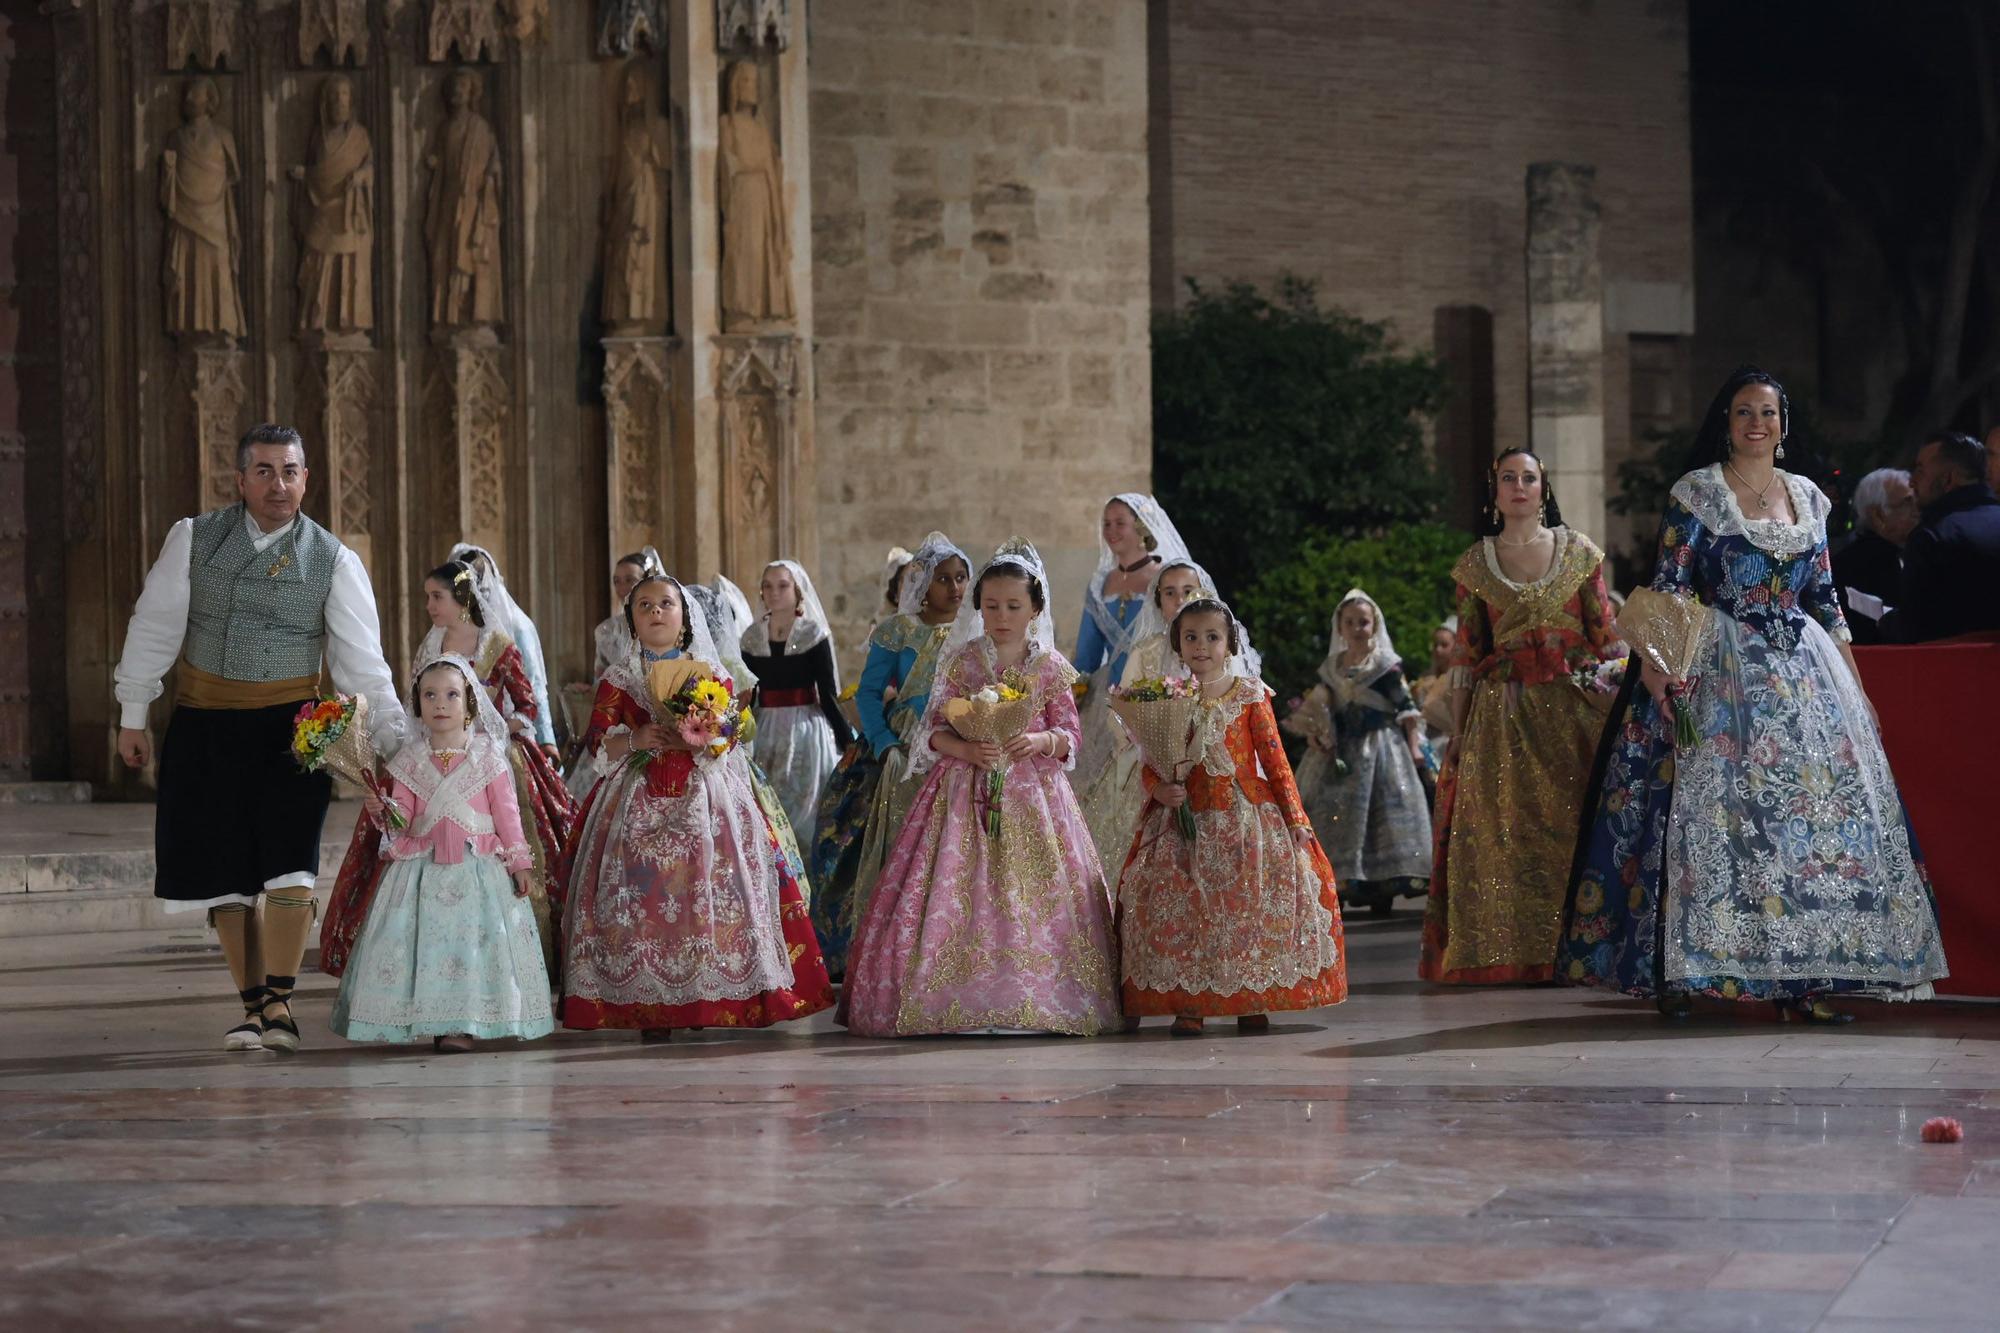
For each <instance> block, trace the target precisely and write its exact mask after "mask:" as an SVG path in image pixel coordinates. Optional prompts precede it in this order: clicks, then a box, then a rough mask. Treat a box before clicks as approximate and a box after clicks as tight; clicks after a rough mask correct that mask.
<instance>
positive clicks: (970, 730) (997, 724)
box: [943, 671, 1036, 838]
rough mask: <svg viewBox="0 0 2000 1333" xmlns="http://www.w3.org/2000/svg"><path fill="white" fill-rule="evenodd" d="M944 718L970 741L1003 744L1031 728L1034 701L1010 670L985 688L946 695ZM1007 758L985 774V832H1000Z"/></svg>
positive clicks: (990, 833) (997, 833) (995, 836)
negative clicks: (966, 694)
mask: <svg viewBox="0 0 2000 1333" xmlns="http://www.w3.org/2000/svg"><path fill="white" fill-rule="evenodd" d="M943 712H944V720H945V722H946V723H947V724H948V725H949V726H950V727H951V729H952V730H953V731H955V732H957V733H958V734H959V735H960V736H961V737H962V738H964V739H965V740H968V741H992V742H993V743H994V744H995V745H1001V746H1004V745H1006V744H1007V742H1008V741H1011V740H1013V739H1014V738H1015V737H1016V736H1018V735H1020V734H1021V733H1022V732H1024V731H1026V730H1027V729H1028V724H1029V723H1030V722H1033V721H1034V720H1035V712H1036V709H1035V701H1034V700H1033V699H1031V698H1030V697H1029V696H1028V691H1027V690H1026V689H1025V688H1023V682H1022V681H1021V680H1020V679H1019V678H1018V677H1017V676H1016V675H1015V674H1014V673H1013V672H1011V671H1010V672H1008V673H1006V674H1005V675H1003V676H1002V677H1001V678H1000V680H999V681H998V682H997V683H995V684H992V685H988V686H987V687H986V688H985V689H983V690H979V691H976V692H975V693H973V694H971V695H968V696H966V697H964V698H959V699H947V700H946V701H945V703H944V709H943ZM1007 769H1008V761H1007V760H1006V759H1005V758H1003V759H1002V760H1001V762H1000V766H999V767H998V768H995V769H993V770H991V771H990V772H988V773H987V774H986V780H985V784H984V786H983V788H982V792H983V798H982V800H981V801H980V804H982V805H983V806H984V807H985V810H986V819H985V824H986V836H988V837H989V838H997V837H999V836H1000V797H1001V795H1002V794H1003V793H1004V792H1005V791H1006V790H1007Z"/></svg>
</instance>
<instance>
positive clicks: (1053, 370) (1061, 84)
mask: <svg viewBox="0 0 2000 1333" xmlns="http://www.w3.org/2000/svg"><path fill="white" fill-rule="evenodd" d="M1146 18H1147V15H1146V7H1145V5H1144V4H1143V3H1142V2H1141V0H979V3H976V4H973V3H964V2H963V0H840V2H839V3H837V4H816V5H814V6H813V9H812V63H811V116H812V195H813V255H814V273H813V301H814V309H815V321H816V332H817V335H818V361H817V364H816V373H817V377H818V391H819V398H818V442H817V443H818V450H819V531H820V552H821V555H820V567H819V568H818V569H816V570H814V571H813V573H814V576H815V578H816V579H817V581H818V583H819V588H820V594H821V597H822V598H823V599H824V600H825V602H826V604H827V609H828V613H829V615H830V616H832V618H833V619H834V620H835V622H836V626H837V627H838V628H839V629H841V630H844V631H845V632H844V633H843V634H842V636H841V642H842V644H843V648H844V654H843V655H844V656H847V657H849V658H850V659H852V658H854V657H857V656H858V652H859V645H860V634H861V631H862V629H863V628H864V627H865V625H866V623H867V621H868V619H869V618H870V616H871V615H872V614H873V611H874V608H875V607H876V605H877V604H878V602H879V600H880V595H881V594H880V586H879V585H880V575H881V570H882V559H883V556H884V554H885V553H886V551H887V549H888V548H889V547H890V546H891V545H893V544H901V545H904V546H915V545H916V543H917V541H918V540H919V539H920V538H922V536H923V535H924V533H925V532H926V531H927V530H929V529H931V528H943V529H944V530H945V531H947V532H949V533H950V534H951V535H952V537H953V538H955V539H956V540H957V541H958V543H959V544H960V545H961V546H964V547H965V548H966V549H967V550H968V551H971V552H973V554H974V556H975V559H976V558H978V557H979V556H982V555H984V554H985V553H987V552H990V551H991V550H992V548H993V547H994V545H996V544H997V543H998V542H999V541H1001V540H1002V539H1004V538H1005V537H1007V536H1008V535H1010V534H1012V533H1016V532H1018V533H1020V534H1021V535H1022V536H1025V537H1028V538H1029V539H1031V540H1033V541H1034V542H1036V544H1037V545H1038V546H1039V547H1040V549H1041V551H1042V553H1043V555H1044V557H1045V558H1046V559H1047V560H1048V562H1049V565H1050V569H1051V577H1052V581H1053V582H1054V584H1055V589H1054V592H1055V597H1056V613H1057V617H1058V620H1059V622H1060V627H1061V632H1062V638H1063V641H1064V643H1065V644H1068V643H1069V641H1070V639H1071V637H1072V636H1073V635H1074V633H1075V628H1076V620H1077V616H1078V614H1079V612H1080V597H1081V589H1082V585H1083V582H1084V579H1085V578H1086V577H1087V575H1088V573H1089V571H1090V569H1091V568H1092V566H1093V565H1094V563H1095V560H1096V550H1097V546H1096V542H1097V518H1098V511H1099V507H1100V505H1101V503H1102V501H1103V500H1104V498H1105V497H1106V496H1108V495H1110V494H1111V493H1113V492H1115V491H1120V490H1128V489H1132V488H1134V487H1141V488H1143V487H1145V486H1146V485H1147V484H1148V478H1149V476H1150V471H1151V452H1152V419H1151V372H1150V363H1149V351H1148V348H1149V335H1148V327H1147V326H1148V318H1149V309H1148V299H1147V272H1148V267H1147V266H1148V238H1147V207H1146V197H1147V195H1146V192H1147V158H1146Z"/></svg>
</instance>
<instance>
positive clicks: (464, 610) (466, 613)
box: [458, 606, 472, 625]
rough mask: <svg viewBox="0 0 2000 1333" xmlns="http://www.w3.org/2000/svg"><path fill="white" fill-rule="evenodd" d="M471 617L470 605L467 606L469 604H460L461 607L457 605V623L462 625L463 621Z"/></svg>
mask: <svg viewBox="0 0 2000 1333" xmlns="http://www.w3.org/2000/svg"><path fill="white" fill-rule="evenodd" d="M471 619H472V608H471V607H469V606H461V607H459V608H458V623H459V624H461V625H463V624H465V623H466V622H467V621H469V620H471Z"/></svg>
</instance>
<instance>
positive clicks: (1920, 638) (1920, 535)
mask: <svg viewBox="0 0 2000 1333" xmlns="http://www.w3.org/2000/svg"><path fill="white" fill-rule="evenodd" d="M1986 464H1987V458H1986V448H1985V446H1983V445H1981V444H1980V443H1979V442H1978V441H1977V440H1975V439H1973V438H1972V437H1971V436H1969V435H1959V434H1957V433H1955V432H1951V431H1942V432H1939V433H1938V434H1936V435H1933V436H1931V437H1930V438H1929V439H1928V440H1926V441H1924V445H1923V448H1921V449H1919V450H1918V451H1917V464H1916V466H1915V467H1914V468H1912V469H1911V470H1910V482H1911V484H1912V485H1913V486H1914V487H1915V488H1916V492H1917V501H1918V503H1919V504H1921V505H1922V506H1923V518H1922V521H1921V522H1920V523H1918V525H1917V530H1916V531H1915V532H1914V533H1912V534H1910V540H1909V541H1908V542H1907V543H1905V544H1904V546H1903V590H1902V595H1901V596H1900V597H1898V598H1897V601H1896V610H1895V612H1894V613H1893V614H1892V615H1891V616H1890V617H1889V618H1888V620H1887V621H1886V622H1885V624H1884V628H1885V630H1886V631H1887V632H1888V634H1889V636H1890V638H1891V639H1893V640H1894V641H1896V642H1898V643H1924V642H1927V641H1929V640H1932V639H1948V638H1951V637H1953V636H1954V635H1959V634H1973V633H1979V632H1982V631H2000V499H1996V498H1995V496H1994V494H1993V489H1992V487H1990V486H1988V485H1987V484H1986V476H1987V472H1986Z"/></svg>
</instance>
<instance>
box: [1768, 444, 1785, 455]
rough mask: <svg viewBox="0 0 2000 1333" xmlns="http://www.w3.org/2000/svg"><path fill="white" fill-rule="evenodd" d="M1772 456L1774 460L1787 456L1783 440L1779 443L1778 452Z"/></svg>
mask: <svg viewBox="0 0 2000 1333" xmlns="http://www.w3.org/2000/svg"><path fill="white" fill-rule="evenodd" d="M1771 456H1772V457H1773V458H1783V457H1784V456H1785V442H1784V441H1783V440H1779V441H1778V449H1777V452H1776V453H1774V454H1772V455H1771Z"/></svg>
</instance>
